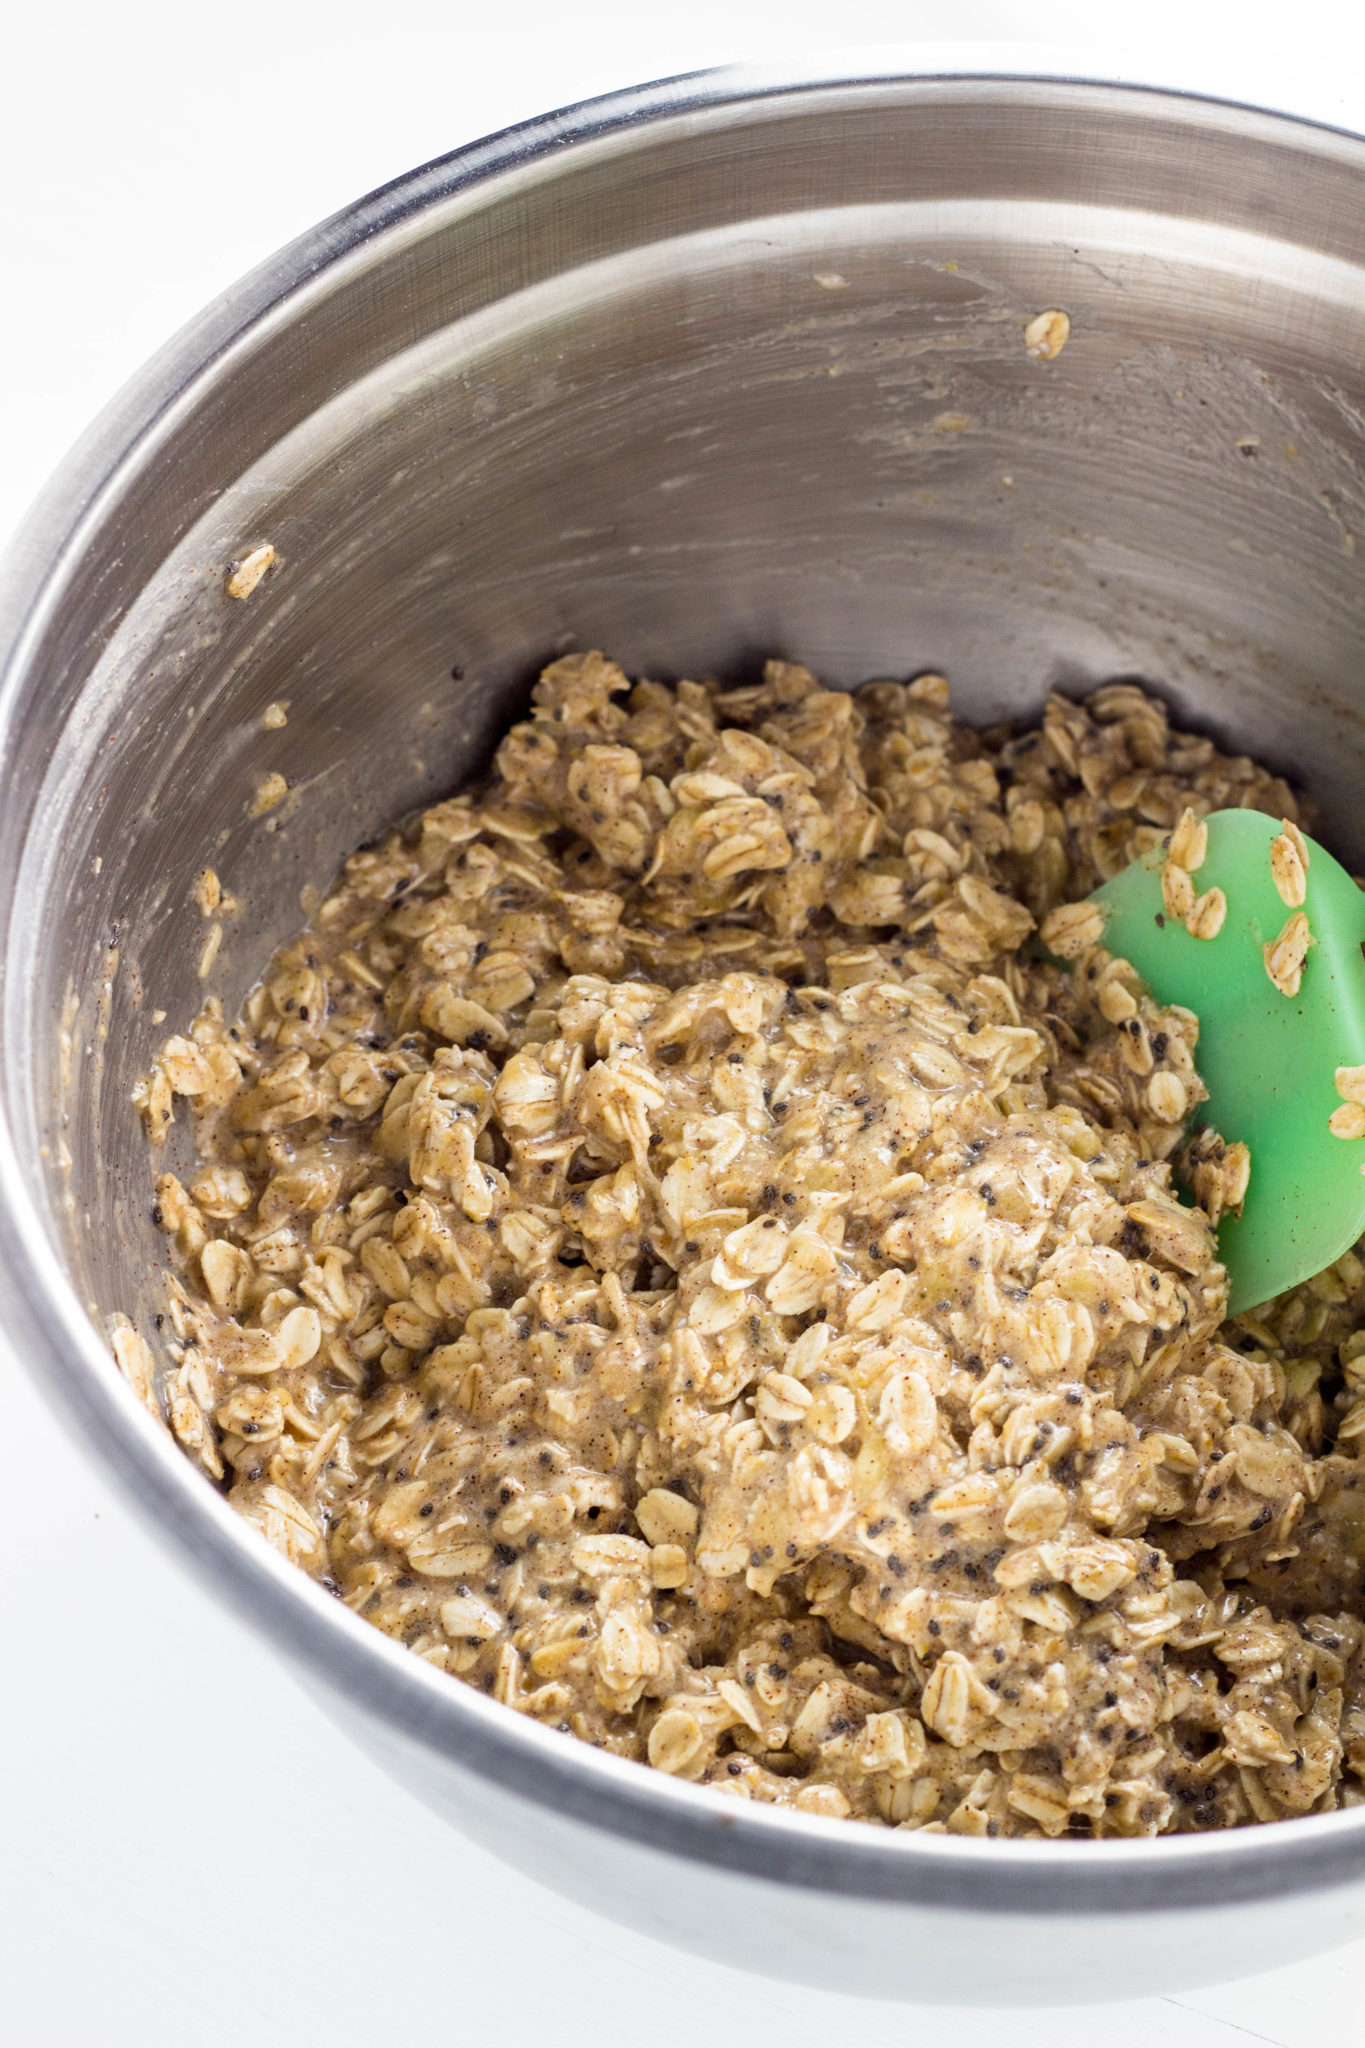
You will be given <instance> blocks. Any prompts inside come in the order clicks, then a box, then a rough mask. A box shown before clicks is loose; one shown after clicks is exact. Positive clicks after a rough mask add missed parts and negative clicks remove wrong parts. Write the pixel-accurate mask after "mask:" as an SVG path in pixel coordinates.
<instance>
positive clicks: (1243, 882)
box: [1091, 811, 1365, 1315]
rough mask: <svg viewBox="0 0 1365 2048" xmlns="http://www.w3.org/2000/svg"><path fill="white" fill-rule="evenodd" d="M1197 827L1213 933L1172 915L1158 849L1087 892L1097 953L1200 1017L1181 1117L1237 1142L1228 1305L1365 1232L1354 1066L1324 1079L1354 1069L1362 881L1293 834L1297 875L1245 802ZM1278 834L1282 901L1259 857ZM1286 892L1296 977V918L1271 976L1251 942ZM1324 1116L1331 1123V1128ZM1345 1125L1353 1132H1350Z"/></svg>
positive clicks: (1364, 1078)
mask: <svg viewBox="0 0 1365 2048" xmlns="http://www.w3.org/2000/svg"><path fill="white" fill-rule="evenodd" d="M1205 823H1206V824H1207V827H1208V838H1207V847H1206V850H1204V853H1203V858H1202V860H1200V861H1199V862H1198V866H1197V868H1196V870H1195V871H1194V873H1193V875H1192V876H1191V885H1192V889H1193V891H1194V892H1196V893H1197V894H1198V896H1199V897H1200V898H1201V899H1202V898H1204V897H1205V896H1206V892H1208V891H1211V890H1214V889H1220V890H1221V891H1222V892H1223V895H1224V897H1225V898H1226V903H1227V908H1226V912H1225V913H1224V914H1223V917H1222V922H1221V925H1220V926H1219V928H1218V930H1217V932H1216V935H1215V936H1214V937H1211V938H1196V937H1193V936H1192V935H1191V932H1190V931H1189V930H1188V929H1187V928H1186V921H1185V919H1184V918H1183V917H1182V916H1181V915H1179V914H1174V915H1173V914H1172V909H1171V904H1172V900H1174V901H1175V903H1176V905H1177V910H1178V908H1179V905H1180V901H1181V889H1182V888H1183V884H1182V882H1181V878H1180V877H1179V876H1176V877H1175V878H1174V881H1175V884H1176V885H1178V886H1176V887H1174V888H1172V887H1171V883H1170V879H1169V878H1168V881H1167V892H1166V894H1163V869H1164V868H1165V866H1166V863H1167V860H1168V859H1169V858H1171V856H1169V855H1168V854H1167V852H1166V850H1165V849H1164V848H1158V849H1156V850H1155V851H1154V852H1153V853H1152V854H1150V855H1148V856H1146V857H1145V858H1144V859H1143V860H1140V861H1135V862H1134V863H1133V865H1132V866H1131V867H1128V868H1125V869H1124V871H1123V873H1122V874H1120V875H1116V876H1115V877H1114V879H1113V881H1112V882H1106V883H1105V884H1104V886H1103V888H1101V889H1099V890H1097V891H1096V892H1095V895H1094V896H1093V897H1092V898H1091V901H1092V902H1094V903H1096V904H1098V905H1099V906H1100V907H1101V909H1102V910H1103V912H1104V919H1105V926H1104V938H1103V941H1102V943H1103V945H1104V946H1105V948H1106V950H1107V951H1108V952H1110V953H1112V954H1114V955H1118V956H1121V957H1122V958H1124V959H1126V960H1129V961H1131V963H1132V965H1133V966H1134V967H1135V968H1136V969H1137V972H1138V973H1139V974H1140V975H1141V976H1142V978H1143V980H1144V981H1145V982H1146V983H1147V985H1148V987H1149V988H1150V989H1151V991H1152V994H1153V996H1154V997H1155V998H1156V1000H1157V1001H1158V1002H1160V1003H1179V1004H1183V1005H1184V1006H1185V1008H1187V1009H1190V1010H1193V1011H1194V1012H1195V1014H1196V1015H1197V1016H1198V1018H1199V1043H1198V1046H1197V1047H1196V1049H1195V1066H1196V1068H1197V1069H1198V1072H1199V1076H1200V1079H1201V1080H1202V1081H1203V1083H1204V1086H1205V1087H1206V1088H1207V1089H1208V1091H1209V1094H1208V1101H1207V1102H1205V1103H1201V1104H1200V1105H1199V1107H1198V1109H1197V1111H1196V1112H1195V1117H1194V1122H1195V1124H1196V1125H1197V1124H1207V1125H1209V1126H1211V1127H1212V1128H1213V1129H1214V1130H1216V1131H1217V1132H1218V1133H1219V1135H1220V1136H1221V1137H1223V1138H1224V1139H1226V1140H1228V1141H1229V1142H1231V1141H1235V1140H1238V1139H1240V1140H1241V1141H1242V1142H1243V1143H1244V1144H1245V1145H1246V1146H1247V1147H1248V1149H1249V1151H1250V1154H1251V1176H1250V1180H1249V1183H1248V1186H1247V1193H1246V1199H1245V1201H1244V1203H1243V1205H1242V1210H1241V1214H1240V1215H1228V1216H1225V1217H1224V1218H1223V1220H1222V1222H1221V1223H1220V1225H1219V1229H1218V1249H1219V1256H1220V1257H1221V1258H1222V1260H1223V1263H1224V1264H1225V1265H1226V1267H1227V1269H1228V1280H1229V1286H1230V1301H1229V1309H1230V1313H1232V1314H1234V1315H1235V1314H1237V1313H1239V1312H1240V1311H1241V1310H1242V1309H1247V1308H1254V1307H1255V1306H1256V1305H1257V1304H1258V1303H1260V1302H1263V1301H1269V1300H1270V1299H1271V1297H1272V1296H1273V1295H1276V1294H1280V1293H1282V1292H1283V1291H1284V1290H1285V1288H1287V1287H1293V1286H1295V1285H1296V1284H1297V1283H1298V1282H1299V1281H1301V1280H1307V1279H1309V1278H1311V1276H1312V1275H1313V1274H1314V1273H1318V1272H1321V1271H1322V1269H1323V1268H1324V1267H1326V1266H1330V1265H1331V1264H1332V1262H1333V1261H1334V1260H1335V1259H1339V1258H1340V1257H1341V1255H1342V1253H1343V1252H1345V1251H1348V1250H1349V1249H1350V1247H1351V1246H1352V1245H1353V1244H1354V1243H1355V1242H1356V1240H1357V1239H1358V1238H1359V1237H1360V1236H1361V1234H1362V1232H1365V1177H1363V1170H1365V1108H1362V1109H1361V1110H1360V1113H1359V1115H1358V1116H1357V1115H1355V1114H1354V1112H1353V1111H1352V1110H1351V1109H1350V1108H1349V1107H1348V1106H1346V1104H1345V1102H1344V1097H1343V1092H1342V1090H1344V1091H1345V1093H1346V1094H1360V1095H1361V1097H1362V1100H1365V1074H1362V1075H1360V1076H1352V1075H1351V1074H1350V1073H1349V1072H1348V1073H1346V1074H1344V1075H1342V1076H1341V1082H1342V1088H1341V1089H1339V1087H1338V1073H1339V1070H1340V1069H1343V1068H1344V1069H1351V1068H1358V1067H1365V955H1362V951H1361V948H1362V944H1365V893H1362V892H1361V890H1360V889H1358V888H1357V887H1356V885H1355V883H1354V882H1353V881H1352V880H1351V877H1350V876H1349V875H1348V874H1347V873H1346V870H1345V869H1344V868H1343V867H1341V866H1340V864H1339V863H1338V862H1337V861H1335V860H1333V858H1332V856H1331V855H1330V854H1329V853H1327V852H1325V851H1324V849H1323V848H1322V847H1320V846H1319V845H1317V844H1316V842H1315V841H1313V840H1311V839H1305V838H1304V837H1303V835H1301V834H1300V835H1297V839H1298V843H1299V846H1300V847H1301V849H1302V851H1304V852H1306V853H1307V854H1308V856H1309V859H1308V863H1307V868H1306V872H1305V870H1304V868H1303V866H1302V862H1301V860H1300V861H1299V863H1298V866H1297V872H1296V862H1295V858H1294V857H1293V855H1292V854H1291V855H1290V857H1289V858H1288V859H1286V854H1285V844H1284V841H1283V840H1282V838H1281V833H1282V828H1281V826H1280V824H1279V823H1278V822H1277V821H1276V820H1275V819H1273V818H1267V817H1264V816H1262V815H1261V813H1260V812H1259V811H1215V812H1214V813H1213V814H1212V815H1211V816H1210V817H1209V818H1208V819H1207V820H1206V821H1205ZM1177 839H1178V840H1179V835H1177ZM1277 840H1280V841H1281V844H1280V846H1279V848H1278V849H1277V851H1276V861H1277V864H1278V866H1279V870H1280V872H1281V875H1282V876H1284V875H1285V873H1286V870H1287V873H1288V882H1287V886H1288V891H1289V894H1288V897H1286V896H1285V895H1283V894H1282V893H1281V890H1280V888H1278V887H1277V886H1276V881H1275V869H1274V868H1272V859H1271V854H1272V844H1273V843H1274V842H1275V841H1277ZM1292 843H1293V842H1292V839H1291V845H1292ZM1197 850H1198V848H1196V851H1197ZM1189 893H1190V892H1189V890H1188V889H1186V890H1185V891H1184V894H1185V897H1186V898H1187V897H1188V895H1189ZM1298 896H1302V899H1303V900H1302V905H1301V909H1302V914H1303V916H1304V917H1306V919H1307V923H1308V929H1309V931H1310V933H1311V944H1310V945H1309V947H1308V950H1307V954H1306V956H1305V957H1304V959H1303V965H1302V971H1301V974H1300V975H1299V976H1297V977H1296V976H1295V974H1294V971H1293V969H1294V964H1295V959H1296V956H1297V954H1298V952H1299V950H1300V947H1299V946H1297V945H1296V943H1295V940H1296V938H1298V939H1299V940H1301V938H1302V927H1301V926H1300V927H1298V928H1297V932H1294V933H1290V934H1289V935H1288V938H1287V940H1286V942H1285V944H1284V945H1283V947H1282V948H1281V949H1280V951H1279V952H1278V953H1277V954H1276V955H1275V957H1274V960H1273V963H1272V964H1274V965H1275V967H1276V968H1277V971H1278V972H1279V976H1280V985H1279V986H1277V984H1276V982H1275V981H1274V980H1272V978H1271V974H1270V972H1269V971H1268V969H1267V965H1266V958H1265V952H1264V948H1265V947H1266V946H1267V945H1272V946H1273V945H1274V942H1275V941H1276V940H1277V938H1279V937H1280V935H1281V934H1282V933H1284V931H1285V927H1286V924H1287V923H1288V921H1289V920H1290V919H1291V918H1293V917H1294V916H1295V912H1296V908H1298V907H1299V906H1298V905H1297V904H1296V901H1295V899H1296V897H1298ZM1218 907H1219V906H1218V905H1217V902H1216V899H1212V898H1211V899H1209V900H1208V902H1207V904H1206V906H1205V910H1204V915H1203V917H1202V919H1201V917H1200V916H1199V915H1198V913H1195V914H1194V916H1193V922H1194V923H1195V925H1196V926H1198V925H1199V924H1200V923H1202V924H1203V925H1204V926H1205V927H1206V928H1207V927H1208V926H1210V925H1213V924H1215V923H1217V917H1218ZM1296 979H1297V982H1298V986H1297V988H1296V989H1294V986H1293V985H1294V983H1295V980H1296ZM1286 990H1293V992H1292V993H1289V992H1286ZM1333 1117H1335V1118H1336V1124H1337V1129H1338V1130H1339V1131H1342V1132H1343V1133H1344V1135H1341V1136H1338V1135H1336V1133H1335V1132H1334V1131H1333V1129H1332V1128H1331V1127H1330V1123H1329V1120H1330V1119H1332V1118H1333ZM1357 1123H1358V1124H1360V1125H1361V1127H1362V1135H1361V1136H1359V1137H1355V1136H1352V1135H1351V1132H1352V1130H1353V1129H1354V1127H1355V1125H1356V1124H1357Z"/></svg>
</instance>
